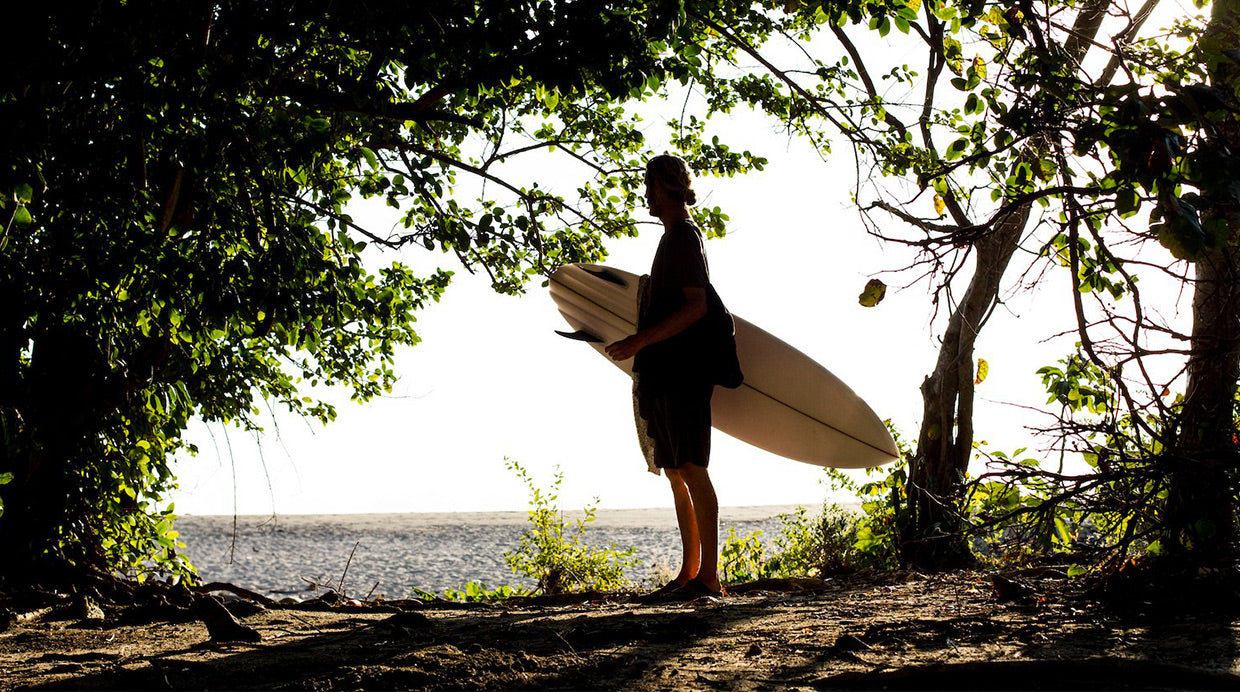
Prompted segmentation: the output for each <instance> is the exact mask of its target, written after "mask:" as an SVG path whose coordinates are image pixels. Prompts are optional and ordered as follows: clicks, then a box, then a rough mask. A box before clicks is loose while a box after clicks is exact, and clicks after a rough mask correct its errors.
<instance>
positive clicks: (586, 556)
mask: <svg viewBox="0 0 1240 692" xmlns="http://www.w3.org/2000/svg"><path fill="white" fill-rule="evenodd" d="M505 466H506V467H507V468H508V469H509V470H511V471H512V472H513V473H515V474H516V475H517V477H518V478H520V479H521V480H522V481H523V482H524V483H525V485H526V487H527V488H529V491H530V507H531V509H530V511H529V522H530V528H529V530H527V531H526V532H525V533H524V534H522V535H521V542H520V545H519V546H518V547H517V549H516V550H513V551H509V552H505V553H504V562H506V563H507V564H508V567H509V568H510V569H511V570H512V571H513V573H514V574H518V575H521V576H525V577H528V578H530V579H534V580H535V581H537V583H538V590H539V591H541V592H543V593H547V594H553V593H564V592H566V591H591V590H596V591H608V590H612V589H618V588H622V587H623V586H624V585H625V579H624V570H625V569H626V568H628V567H632V566H635V565H637V564H638V560H637V559H636V558H635V557H634V556H633V555H634V553H635V552H636V550H635V549H633V548H621V547H619V546H616V545H615V544H611V545H608V546H605V547H595V546H591V545H588V544H587V543H586V542H585V540H584V539H585V532H586V525H587V524H590V523H591V522H593V521H594V518H595V513H596V512H597V509H598V498H595V499H594V502H593V503H591V504H589V505H587V506H586V507H585V509H584V514H585V516H583V517H582V518H580V519H576V520H573V521H571V522H567V521H565V519H564V513H563V512H561V511H560V509H559V508H558V507H557V506H556V500H557V499H558V495H559V489H560V483H561V482H562V481H563V480H564V474H563V473H561V472H560V471H559V469H558V468H557V469H556V472H555V477H554V478H555V479H554V480H553V481H552V483H551V487H550V488H549V489H547V490H546V491H544V490H542V489H541V488H539V487H538V486H537V485H536V484H535V483H534V479H533V478H532V477H531V476H530V474H529V472H528V471H526V469H525V468H524V467H523V466H521V464H519V463H518V462H517V461H515V460H506V461H505Z"/></svg>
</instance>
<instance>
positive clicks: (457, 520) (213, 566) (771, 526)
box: [177, 506, 795, 599]
mask: <svg viewBox="0 0 1240 692" xmlns="http://www.w3.org/2000/svg"><path fill="white" fill-rule="evenodd" d="M794 509H795V508H794V507H787V506H779V507H725V508H721V510H720V543H721V544H722V542H723V540H724V539H726V537H727V535H728V531H729V529H733V530H735V532H736V534H737V535H738V536H745V535H747V534H749V533H750V532H752V531H762V534H761V536H760V538H761V539H762V540H763V541H764V542H767V543H769V542H771V541H773V540H774V538H775V536H776V535H778V533H779V528H780V526H781V522H780V520H779V515H780V514H781V513H785V512H790V511H793V510H794ZM578 516H580V515H579V514H577V513H574V512H566V513H565V517H566V518H567V519H569V520H572V519H574V518H575V517H578ZM177 528H178V529H179V530H180V532H181V539H182V540H184V541H185V543H186V549H185V552H186V554H187V555H188V556H189V559H190V561H191V562H192V563H193V564H194V565H195V566H196V567H197V568H198V573H199V575H200V576H201V577H202V579H203V581H204V582H211V581H222V582H230V583H233V584H236V585H237V586H242V587H245V588H248V589H252V590H254V591H258V592H260V593H264V594H267V595H269V596H274V597H282V596H290V595H291V596H295V597H301V598H304V597H311V596H313V595H315V593H316V591H317V590H318V589H321V588H329V587H330V588H333V589H340V588H341V585H342V584H343V587H342V588H343V591H344V592H345V593H346V594H348V595H349V596H353V597H365V596H367V595H374V596H379V595H382V596H383V597H385V598H389V599H391V598H405V597H408V596H410V595H411V594H412V593H413V590H414V589H422V590H424V591H430V592H435V593H440V592H442V591H444V590H445V589H449V588H459V587H461V586H462V585H464V584H465V583H467V582H470V581H481V582H483V583H485V584H486V585H488V586H491V587H494V586H499V585H501V584H521V585H525V586H531V585H532V582H531V581H530V580H528V579H524V578H521V577H517V576H516V575H514V574H513V573H512V571H511V570H509V568H508V566H507V565H506V564H505V563H504V552H505V551H511V550H514V549H516V547H517V546H518V542H519V539H520V536H521V534H522V533H524V532H525V531H526V530H527V528H528V523H527V517H526V513H525V512H482V513H471V512H459V513H456V512H451V513H417V514H346V515H286V516H278V517H270V516H267V517H260V516H239V517H235V518H234V517H232V516H183V517H181V518H180V519H178V521H177ZM585 541H586V542H587V543H589V544H591V545H607V544H615V545H618V546H620V547H625V548H627V547H632V548H635V549H636V551H637V552H636V557H637V558H638V559H639V560H640V563H641V564H640V566H638V567H635V568H633V569H630V570H629V571H628V573H627V576H628V578H629V579H630V580H631V581H633V582H636V583H638V584H642V583H643V582H649V581H651V580H652V579H654V578H656V575H660V576H662V578H666V577H667V576H669V573H670V570H672V569H673V568H678V567H679V564H680V563H679V560H680V534H679V532H678V531H677V530H676V518H675V514H674V513H673V512H672V510H671V509H670V508H668V509H636V510H603V511H599V512H598V516H597V519H596V521H595V522H593V523H591V524H588V525H587V527H586V532H585Z"/></svg>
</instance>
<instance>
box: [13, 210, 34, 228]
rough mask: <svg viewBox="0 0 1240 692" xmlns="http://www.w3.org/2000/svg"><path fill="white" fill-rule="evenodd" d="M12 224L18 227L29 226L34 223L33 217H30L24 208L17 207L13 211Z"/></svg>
mask: <svg viewBox="0 0 1240 692" xmlns="http://www.w3.org/2000/svg"><path fill="white" fill-rule="evenodd" d="M13 223H15V224H17V225H18V226H19V227H25V226H29V225H30V224H32V223H34V217H32V216H31V215H30V211H29V210H28V209H26V207H24V206H23V207H18V208H17V209H14V210H13Z"/></svg>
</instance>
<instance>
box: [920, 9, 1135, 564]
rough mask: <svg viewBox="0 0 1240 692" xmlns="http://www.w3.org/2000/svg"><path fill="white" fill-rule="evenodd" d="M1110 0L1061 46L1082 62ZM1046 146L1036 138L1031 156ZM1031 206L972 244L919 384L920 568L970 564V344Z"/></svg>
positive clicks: (1088, 12) (1082, 15)
mask: <svg viewBox="0 0 1240 692" xmlns="http://www.w3.org/2000/svg"><path fill="white" fill-rule="evenodd" d="M1111 2H1112V0H1089V2H1087V3H1086V4H1085V5H1084V6H1083V7H1082V8H1081V10H1080V12H1079V13H1078V14H1077V17H1076V21H1075V22H1074V25H1073V30H1072V33H1071V35H1070V36H1069V38H1068V40H1067V41H1066V42H1065V44H1064V48H1065V50H1066V51H1067V53H1068V55H1069V56H1071V58H1072V59H1073V60H1074V61H1075V62H1076V63H1078V64H1079V63H1080V62H1081V60H1082V59H1083V58H1084V57H1085V53H1086V52H1088V50H1089V47H1090V45H1091V42H1092V40H1093V37H1094V36H1096V35H1097V33H1098V29H1099V27H1100V26H1101V23H1102V20H1103V18H1104V17H1105V16H1106V10H1107V9H1108V8H1109V7H1110V5H1111ZM1047 149H1049V142H1048V141H1046V140H1033V141H1031V142H1030V143H1029V145H1028V150H1027V153H1028V154H1030V156H1031V158H1038V157H1040V156H1041V154H1043V153H1045V152H1046V150H1047ZM1031 208H1032V205H1031V204H1026V205H1022V206H1020V207H1018V208H1016V209H1014V210H1012V211H1011V212H1010V213H1008V214H1007V215H1006V216H1004V217H1002V218H1000V219H999V220H998V221H997V222H996V223H995V227H994V229H993V230H992V231H991V232H990V233H989V234H988V235H986V236H985V237H983V238H982V239H981V240H979V241H978V242H976V243H975V244H974V250H975V251H976V252H977V267H976V268H975V270H974V274H973V278H972V279H971V280H970V281H969V288H968V289H967V290H966V291H965V294H964V298H963V299H962V300H961V301H960V304H959V305H958V306H957V307H956V309H955V311H954V312H953V313H952V315H951V317H950V318H949V319H948V323H947V331H946V332H945V333H944V334H943V345H942V346H941V347H940V348H939V358H938V361H937V362H936V363H935V366H934V371H933V372H931V373H930V375H929V376H928V377H927V378H926V379H925V381H924V382H922V385H921V396H922V401H923V402H924V408H923V415H922V420H921V432H920V433H919V435H918V438H917V452H916V453H915V454H914V456H913V459H912V461H911V462H910V467H909V476H908V484H907V485H906V487H905V490H906V492H907V494H908V508H907V511H906V512H905V513H904V515H903V516H902V517H900V519H899V521H898V527H899V532H900V546H901V547H900V552H901V557H902V559H903V560H904V561H905V562H906V563H909V564H911V565H913V566H916V567H920V568H922V569H935V570H939V569H952V568H956V567H962V566H965V565H966V564H968V563H969V562H971V561H972V553H970V552H969V548H968V544H967V543H966V541H965V538H964V536H963V535H962V533H961V531H960V529H961V528H963V522H962V519H963V518H962V517H961V515H960V500H961V494H962V492H963V487H964V478H965V472H966V471H967V470H968V468H969V458H970V455H971V453H972V451H973V378H974V371H973V344H974V342H975V341H976V340H977V335H978V333H979V332H980V331H981V328H982V324H983V323H984V322H985V321H986V317H987V316H988V315H989V314H990V311H991V309H992V308H993V307H994V305H995V302H996V301H997V300H998V297H999V283H1000V280H1001V279H1002V278H1003V273H1004V271H1006V270H1007V266H1008V263H1009V262H1010V261H1011V259H1012V254H1013V253H1014V252H1015V251H1016V248H1017V246H1018V245H1019V244H1020V238H1021V234H1022V233H1023V232H1024V229H1025V224H1026V222H1027V221H1028V220H1029V213H1030V210H1031Z"/></svg>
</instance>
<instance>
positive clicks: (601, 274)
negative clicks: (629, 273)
mask: <svg viewBox="0 0 1240 692" xmlns="http://www.w3.org/2000/svg"><path fill="white" fill-rule="evenodd" d="M581 271H583V272H585V273H587V274H590V275H592V276H597V277H598V278H600V279H602V280H603V281H606V282H608V283H613V284H615V285H617V286H621V287H624V286H628V284H627V283H626V282H625V281H624V279H621V278H620V277H619V276H616V275H615V274H613V273H611V272H609V271H607V270H606V269H591V268H588V267H581Z"/></svg>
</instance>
